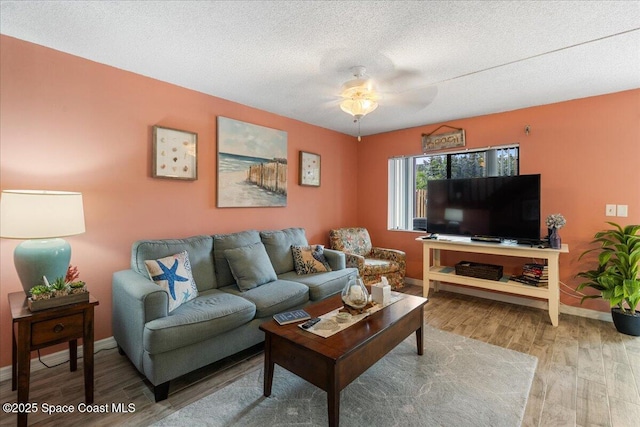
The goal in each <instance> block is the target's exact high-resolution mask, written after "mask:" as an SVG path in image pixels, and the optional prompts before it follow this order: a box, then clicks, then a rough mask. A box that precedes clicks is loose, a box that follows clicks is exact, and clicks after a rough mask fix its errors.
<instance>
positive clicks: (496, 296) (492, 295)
mask: <svg viewBox="0 0 640 427" xmlns="http://www.w3.org/2000/svg"><path fill="white" fill-rule="evenodd" d="M405 282H406V283H407V284H409V285H414V286H420V287H422V285H423V282H422V280H420V279H413V278H410V277H406V278H405ZM440 289H441V290H443V291H448V292H455V293H457V294H463V295H470V296H474V297H479V298H486V299H492V300H494V301H500V302H507V303H510V304H518V305H523V306H525V307H533V308H539V309H542V310H547V309H548V308H549V306H548V304H547V303H546V302H545V301H540V300H536V299H530V298H523V297H518V296H515V295H509V294H500V293H496V292H487V291H484V290H482V289H473V288H468V287H464V286H456V285H451V284H448V283H440ZM560 313H564V314H570V315H572V316H580V317H586V318H589V319H596V320H602V321H605V322H613V320H612V319H611V314H610V313H604V312H602V311H597V310H591V309H588V308H582V307H574V306H571V305H566V304H562V303H560Z"/></svg>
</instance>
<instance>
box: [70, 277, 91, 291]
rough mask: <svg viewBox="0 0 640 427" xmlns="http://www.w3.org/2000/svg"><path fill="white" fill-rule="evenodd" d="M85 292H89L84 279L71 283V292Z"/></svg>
mask: <svg viewBox="0 0 640 427" xmlns="http://www.w3.org/2000/svg"><path fill="white" fill-rule="evenodd" d="M83 292H87V289H86V287H85V283H84V282H83V281H82V280H78V281H77V282H71V283H69V293H70V294H81V293H83Z"/></svg>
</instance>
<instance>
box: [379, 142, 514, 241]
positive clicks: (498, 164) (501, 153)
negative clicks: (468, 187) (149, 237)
mask: <svg viewBox="0 0 640 427" xmlns="http://www.w3.org/2000/svg"><path fill="white" fill-rule="evenodd" d="M518 166H519V147H518V146H517V145H509V146H502V147H496V148H489V149H486V150H477V151H465V152H462V153H448V154H434V155H422V156H413V157H401V158H393V159H389V210H388V225H389V228H390V229H401V230H422V229H424V228H425V227H426V217H427V182H428V181H429V180H433V179H455V178H479V177H485V176H508V175H518V174H519V167H518Z"/></svg>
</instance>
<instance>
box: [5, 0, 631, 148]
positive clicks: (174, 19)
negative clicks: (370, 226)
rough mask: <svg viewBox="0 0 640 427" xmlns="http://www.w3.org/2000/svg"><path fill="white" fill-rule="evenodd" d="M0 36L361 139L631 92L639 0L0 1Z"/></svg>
mask: <svg viewBox="0 0 640 427" xmlns="http://www.w3.org/2000/svg"><path fill="white" fill-rule="evenodd" d="M0 19H1V20H0V32H1V33H2V34H5V35H9V36H12V37H16V38H19V39H23V40H27V41H29V42H33V43H36V44H40V45H43V46H47V47H50V48H53V49H56V50H59V51H62V52H67V53H70V54H73V55H77V56H80V57H83V58H87V59H90V60H93V61H96V62H99V63H103V64H108V65H111V66H114V67H117V68H120V69H123V70H128V71H131V72H134V73H138V74H141V75H144V76H149V77H152V78H155V79H159V80H163V81H166V82H170V83H174V84H176V85H179V86H183V87H186V88H190V89H193V90H196V91H199V92H203V93H207V94H210V95H214V96H217V97H221V98H225V99H228V100H232V101H236V102H239V103H242V104H245V105H249V106H252V107H256V108H259V109H262V110H266V111H269V112H273V113H276V114H280V115H282V116H286V117H291V118H294V119H298V120H301V121H303V122H306V123H312V124H315V125H318V126H322V127H325V128H328V129H333V130H336V131H339V132H343V133H346V134H351V135H356V134H357V132H358V128H357V125H356V124H354V123H353V121H352V118H351V117H350V116H349V115H347V114H345V113H343V112H342V111H341V110H340V109H339V107H338V102H337V100H338V98H337V96H336V95H337V94H338V93H339V90H340V85H341V84H342V83H343V82H345V81H346V80H349V79H350V78H351V77H352V76H351V74H350V71H349V68H350V67H352V66H355V65H363V66H365V67H366V68H367V73H368V74H369V75H370V76H371V77H373V78H374V79H376V80H377V81H378V85H379V88H380V90H381V91H382V92H383V99H382V100H381V101H380V107H379V108H378V109H377V110H376V111H374V112H373V113H371V114H370V115H368V116H366V117H365V118H364V119H363V120H362V123H361V132H362V135H370V134H376V133H380V132H386V131H390V130H395V129H402V128H407V127H412V126H419V125H424V124H430V123H436V122H443V121H450V120H453V119H457V118H463V117H471V116H478V115H483V114H489V113H495V112H500V111H508V110H513V109H518V108H523V107H528V106H533V105H542V104H548V103H553V102H559V101H564V100H569V99H576V98H583V97H587V96H593V95H600V94H605V93H612V92H618V91H622V90H627V89H633V88H638V87H640V1H637V0H636V1H578V2H571V1H532V2H528V1H478V2H475V1H470V2H467V1H442V2H440V1H429V2H427V1H422V2H416V1H411V2H404V1H393V2H392V1H384V2H383V1H380V2H377V1H376V2H374V1H370V2H366V1H332V2H319V1H316V2H314V1H250V2H244V1H231V2H225V1H23V2H13V1H4V0H3V1H2V2H1V10H0Z"/></svg>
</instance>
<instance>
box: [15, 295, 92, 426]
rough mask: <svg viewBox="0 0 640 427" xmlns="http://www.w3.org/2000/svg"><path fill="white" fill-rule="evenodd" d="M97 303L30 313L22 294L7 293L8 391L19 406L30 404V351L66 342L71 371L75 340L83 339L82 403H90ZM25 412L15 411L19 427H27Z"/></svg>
mask: <svg viewBox="0 0 640 427" xmlns="http://www.w3.org/2000/svg"><path fill="white" fill-rule="evenodd" d="M98 304H99V303H98V300H96V299H95V298H94V297H93V296H91V295H90V296H89V301H86V302H80V303H75V304H69V305H64V306H60V307H55V308H50V309H47V310H41V311H34V312H32V311H30V310H29V308H28V306H27V298H26V296H25V294H24V292H13V293H10V294H9V306H10V307H11V318H12V319H13V325H12V327H11V332H12V346H11V347H12V354H11V390H15V389H16V387H17V389H18V403H27V402H29V376H30V368H31V351H33V350H38V349H41V348H44V347H48V346H51V345H54V344H60V343H64V342H67V341H68V342H69V367H70V369H69V370H70V371H75V370H77V369H78V361H77V355H78V338H82V353H83V358H84V360H83V362H82V366H83V370H84V396H85V402H86V403H88V404H90V403H93V308H94V307H95V306H96V305H98ZM16 324H17V325H18V326H17V329H18V334H17V336H16V327H15V326H16ZM27 414H28V413H27V412H18V426H26V425H27Z"/></svg>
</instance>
